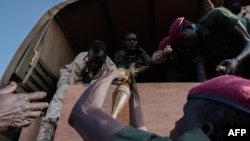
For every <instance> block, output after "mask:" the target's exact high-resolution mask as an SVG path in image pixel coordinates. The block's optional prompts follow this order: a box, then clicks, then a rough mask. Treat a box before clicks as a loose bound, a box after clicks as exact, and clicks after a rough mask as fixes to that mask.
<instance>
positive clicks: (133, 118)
mask: <svg viewBox="0 0 250 141" xmlns="http://www.w3.org/2000/svg"><path fill="white" fill-rule="evenodd" d="M129 111H130V112H129V123H130V125H131V126H133V127H135V128H137V129H141V130H144V131H147V128H146V126H145V123H144V120H143V115H142V111H141V103H140V98H139V95H135V94H132V95H131V97H130V101H129Z"/></svg>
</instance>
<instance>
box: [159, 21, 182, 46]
mask: <svg viewBox="0 0 250 141" xmlns="http://www.w3.org/2000/svg"><path fill="white" fill-rule="evenodd" d="M184 19H185V18H184V17H179V18H177V19H175V21H174V22H173V23H172V25H171V27H170V29H169V36H167V37H165V38H164V39H163V40H162V41H161V42H160V44H159V46H158V49H159V50H163V49H164V48H165V47H166V46H167V45H177V44H178V42H179V40H180V29H181V26H182V23H183V21H184Z"/></svg>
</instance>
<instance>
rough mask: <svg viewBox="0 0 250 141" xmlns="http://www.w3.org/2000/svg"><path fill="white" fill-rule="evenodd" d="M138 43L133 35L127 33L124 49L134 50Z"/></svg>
mask: <svg viewBox="0 0 250 141" xmlns="http://www.w3.org/2000/svg"><path fill="white" fill-rule="evenodd" d="M137 44H138V41H137V36H136V35H135V34H134V33H129V34H128V35H127V36H126V39H125V47H126V49H128V50H135V49H136V47H137Z"/></svg>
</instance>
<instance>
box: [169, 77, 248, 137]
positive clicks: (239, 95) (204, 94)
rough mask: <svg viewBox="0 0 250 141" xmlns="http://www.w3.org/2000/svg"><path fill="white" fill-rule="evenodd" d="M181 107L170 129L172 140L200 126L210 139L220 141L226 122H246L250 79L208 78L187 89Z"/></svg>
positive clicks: (239, 123)
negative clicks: (180, 111)
mask: <svg viewBox="0 0 250 141" xmlns="http://www.w3.org/2000/svg"><path fill="white" fill-rule="evenodd" d="M183 111H184V115H183V117H182V118H181V119H179V120H178V121H177V122H176V126H175V128H174V129H173V130H172V131H171V135H170V137H171V138H172V139H173V140H176V139H177V138H178V137H180V136H181V135H183V133H184V132H186V131H188V130H192V129H196V128H200V129H201V130H202V131H203V132H204V133H205V134H207V135H208V137H209V138H210V139H212V140H213V141H223V140H224V139H223V135H224V131H225V130H223V128H225V127H226V126H229V125H230V126H232V125H244V126H245V125H249V126H250V80H247V79H243V78H240V77H236V76H230V75H225V76H220V77H216V78H213V79H211V80H208V81H206V82H204V83H202V84H200V85H198V86H196V87H194V88H192V89H191V90H190V91H189V93H188V101H187V103H186V104H185V106H184V108H183Z"/></svg>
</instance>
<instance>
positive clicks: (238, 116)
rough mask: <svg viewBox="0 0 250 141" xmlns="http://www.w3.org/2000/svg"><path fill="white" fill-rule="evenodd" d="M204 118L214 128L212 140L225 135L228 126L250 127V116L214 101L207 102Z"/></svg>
mask: <svg viewBox="0 0 250 141" xmlns="http://www.w3.org/2000/svg"><path fill="white" fill-rule="evenodd" d="M204 105H205V106H204V107H205V108H204V110H203V113H202V115H201V116H202V118H203V119H204V120H206V121H208V122H210V123H212V124H213V126H214V134H213V135H212V137H211V138H218V137H219V136H221V135H223V133H224V132H225V128H226V127H227V126H242V125H244V126H250V116H249V114H247V113H244V112H242V111H239V110H237V109H235V108H232V107H230V106H227V105H224V104H222V103H218V102H214V101H209V100H208V101H206V102H205V104H204Z"/></svg>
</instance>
